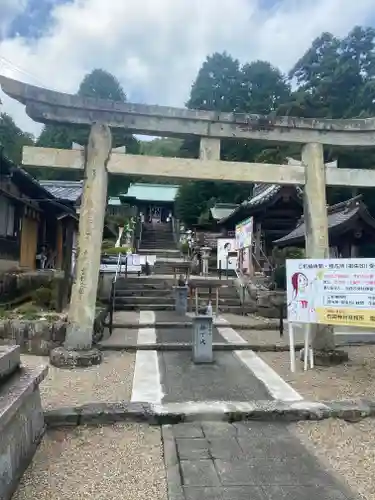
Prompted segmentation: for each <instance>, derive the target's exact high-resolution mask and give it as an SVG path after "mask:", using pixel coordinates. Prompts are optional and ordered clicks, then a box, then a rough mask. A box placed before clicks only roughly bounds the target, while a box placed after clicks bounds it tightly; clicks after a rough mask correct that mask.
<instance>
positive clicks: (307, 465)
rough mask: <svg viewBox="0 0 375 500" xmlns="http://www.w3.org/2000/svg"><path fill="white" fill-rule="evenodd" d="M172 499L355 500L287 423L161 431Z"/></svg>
mask: <svg viewBox="0 0 375 500" xmlns="http://www.w3.org/2000/svg"><path fill="white" fill-rule="evenodd" d="M163 440H164V454H165V462H166V466H167V478H168V490H169V500H203V499H204V500H249V499H251V500H312V499H315V498H316V499H319V500H349V499H350V500H354V499H355V498H356V497H355V496H354V495H353V493H351V492H350V490H349V489H348V487H347V486H346V485H345V484H344V483H343V482H341V481H340V480H338V479H337V478H336V477H334V476H333V475H332V474H330V473H329V472H328V471H327V470H325V468H324V467H323V466H322V464H321V463H320V462H318V460H317V459H316V458H315V457H313V456H312V455H311V454H310V453H309V452H308V451H307V450H306V448H304V446H303V445H302V444H301V443H300V441H299V440H298V439H297V438H296V437H295V436H293V435H292V434H291V433H290V432H289V431H288V428H287V426H286V425H284V424H281V425H279V424H272V423H262V422H251V423H238V424H236V423H235V424H227V423H215V422H202V423H200V424H189V423H184V424H178V425H174V426H164V427H163Z"/></svg>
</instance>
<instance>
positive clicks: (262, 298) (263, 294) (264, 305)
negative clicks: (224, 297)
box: [235, 278, 286, 318]
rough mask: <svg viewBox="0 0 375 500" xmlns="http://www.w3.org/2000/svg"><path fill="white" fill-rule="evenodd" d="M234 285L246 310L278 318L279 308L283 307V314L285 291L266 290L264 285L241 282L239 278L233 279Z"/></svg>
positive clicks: (265, 316) (266, 316)
mask: <svg viewBox="0 0 375 500" xmlns="http://www.w3.org/2000/svg"><path fill="white" fill-rule="evenodd" d="M235 286H236V289H237V292H238V294H239V296H240V298H241V302H242V301H243V300H244V302H245V305H246V310H247V311H248V312H252V313H253V314H256V315H258V316H262V317H264V318H279V317H280V308H281V307H283V313H284V316H285V307H286V292H283V291H279V290H267V289H266V288H265V287H263V286H256V285H255V284H254V283H252V282H250V281H246V282H242V281H241V279H240V278H237V279H236V280H235ZM243 287H244V289H243Z"/></svg>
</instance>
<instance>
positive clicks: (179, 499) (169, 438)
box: [161, 425, 185, 500]
mask: <svg viewBox="0 0 375 500" xmlns="http://www.w3.org/2000/svg"><path fill="white" fill-rule="evenodd" d="M161 437H162V441H163V450H164V462H165V470H166V475H167V485H168V500H184V499H185V495H184V492H183V489H182V486H181V476H180V464H179V460H178V456H177V450H176V440H175V439H174V437H173V433H172V428H171V426H170V425H163V426H162V428H161Z"/></svg>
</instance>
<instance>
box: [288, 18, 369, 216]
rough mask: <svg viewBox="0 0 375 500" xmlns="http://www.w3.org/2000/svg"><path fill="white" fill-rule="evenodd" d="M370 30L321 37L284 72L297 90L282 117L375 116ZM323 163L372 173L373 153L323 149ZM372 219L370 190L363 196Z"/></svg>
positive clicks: (346, 193) (341, 193) (333, 194)
mask: <svg viewBox="0 0 375 500" xmlns="http://www.w3.org/2000/svg"><path fill="white" fill-rule="evenodd" d="M374 76H375V29H373V28H364V27H359V26H357V27H355V28H354V29H353V30H352V31H351V32H350V33H349V34H348V35H347V36H345V37H343V38H338V37H335V36H333V35H332V34H330V33H323V34H322V35H321V36H320V37H318V38H317V39H316V40H314V42H313V43H312V45H311V47H310V48H309V49H308V50H307V51H306V53H305V54H304V55H303V56H302V57H301V59H300V60H299V61H297V63H296V64H295V66H294V67H293V68H292V70H291V71H290V74H289V77H290V78H291V79H294V80H295V81H296V82H297V84H298V89H297V91H296V92H295V93H294V94H293V96H292V100H291V102H290V103H287V104H285V105H284V106H282V107H281V109H280V108H279V111H280V112H281V113H282V114H283V113H285V114H289V115H295V116H305V117H311V118H319V117H325V118H336V119H337V118H356V117H368V116H374V114H375V80H374ZM325 155H326V159H327V161H330V160H333V159H338V165H339V168H340V167H341V168H374V166H375V148H374V149H373V148H369V149H358V148H356V149H355V148H351V149H347V148H338V147H327V148H326V149H325ZM363 192H364V196H365V201H366V203H367V204H368V206H369V208H370V210H371V211H372V212H373V213H374V214H375V200H374V196H373V190H372V189H371V190H367V191H366V190H364V191H363ZM327 193H328V201H329V202H330V203H337V202H339V201H342V200H344V199H347V198H348V197H350V196H352V195H354V194H357V193H358V190H357V189H355V190H351V189H342V188H334V189H333V188H329V189H328V190H327Z"/></svg>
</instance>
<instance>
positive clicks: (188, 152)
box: [177, 53, 291, 224]
mask: <svg viewBox="0 0 375 500" xmlns="http://www.w3.org/2000/svg"><path fill="white" fill-rule="evenodd" d="M290 99H291V93H290V86H289V83H288V82H287V81H286V78H285V76H284V75H283V74H282V73H281V72H280V71H279V70H278V69H277V68H274V67H273V66H272V65H271V64H269V63H268V62H264V61H255V62H253V63H250V64H245V65H244V66H242V67H241V66H240V64H239V62H238V61H237V60H236V59H233V58H232V57H231V56H230V55H228V54H227V53H223V54H217V53H216V54H213V55H212V56H209V57H207V59H206V61H205V62H204V63H203V65H202V67H201V69H200V70H199V72H198V75H197V78H196V80H195V82H194V84H193V86H192V89H191V94H190V98H189V100H188V102H187V106H188V107H189V108H192V109H202V110H211V111H216V112H235V113H258V114H270V113H274V112H276V110H277V109H278V106H279V105H280V104H281V103H283V102H288V101H290ZM265 149H266V150H267V153H266V155H265V158H266V159H264V158H262V156H261V155H262V152H263V150H265ZM283 151H284V152H283ZM180 154H181V156H184V157H190V158H194V157H195V158H196V157H198V154H199V140H198V139H196V138H191V139H187V140H185V141H184V143H183V145H182V147H181V150H180ZM281 156H283V157H285V156H287V153H286V148H285V146H284V149H283V147H282V146H280V147H278V146H270V145H269V144H266V143H264V142H260V141H244V140H238V139H225V140H222V141H221V159H223V160H228V161H247V162H251V161H262V162H268V163H274V162H277V161H279V158H280V157H281ZM207 186H209V195H208V194H207V195H206V193H207ZM251 187H252V186H251V185H244V184H243V183H239V184H229V183H223V182H211V183H203V182H193V183H189V184H188V185H187V186H181V188H180V190H179V195H178V198H177V206H178V207H179V214H180V217H181V218H182V219H183V220H184V222H185V223H186V224H196V223H197V222H198V219H199V218H200V216H201V215H202V214H207V213H208V208H209V207H208V204H209V203H211V200H215V201H216V202H232V203H240V202H242V201H243V200H244V199H246V198H247V197H248V196H249V195H250V193H251ZM189 211H190V212H189Z"/></svg>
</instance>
